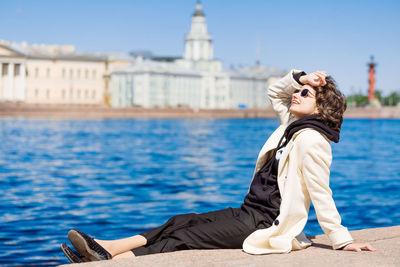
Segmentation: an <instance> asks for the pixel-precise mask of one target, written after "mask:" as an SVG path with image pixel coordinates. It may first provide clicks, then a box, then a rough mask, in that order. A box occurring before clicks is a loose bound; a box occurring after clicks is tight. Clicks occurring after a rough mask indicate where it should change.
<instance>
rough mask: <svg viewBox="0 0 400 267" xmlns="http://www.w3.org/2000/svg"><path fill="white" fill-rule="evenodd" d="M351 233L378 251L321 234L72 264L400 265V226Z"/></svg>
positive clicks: (357, 239)
mask: <svg viewBox="0 0 400 267" xmlns="http://www.w3.org/2000/svg"><path fill="white" fill-rule="evenodd" d="M351 234H352V236H353V238H355V240H356V241H357V242H369V243H370V244H371V245H372V246H373V247H374V248H376V251H374V252H368V251H363V252H357V253H356V252H349V251H342V250H332V248H331V246H330V245H329V241H328V239H327V237H326V236H325V235H318V236H314V237H310V238H311V240H312V241H313V245H312V246H311V247H309V248H307V249H304V250H300V251H293V252H291V253H289V254H271V255H257V256H254V255H249V254H246V253H244V252H243V251H242V250H240V249H229V250H187V251H177V252H172V253H162V254H154V255H148V256H140V257H136V258H131V259H119V260H109V261H101V262H88V263H80V264H75V265H72V266H82V267H86V266H87V267H89V266H122V267H123V266H133V267H135V266H160V267H162V266H188V267H189V266H190V267H192V266H207V267H208V266H279V267H285V266H339V267H345V266H352V267H353V266H400V226H393V227H386V228H374V229H365V230H359V231H352V232H351ZM63 266H71V265H63Z"/></svg>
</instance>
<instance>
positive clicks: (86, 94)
mask: <svg viewBox="0 0 400 267" xmlns="http://www.w3.org/2000/svg"><path fill="white" fill-rule="evenodd" d="M85 98H86V99H88V98H89V90H85Z"/></svg>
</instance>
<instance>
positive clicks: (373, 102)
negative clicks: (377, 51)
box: [368, 56, 381, 107]
mask: <svg viewBox="0 0 400 267" xmlns="http://www.w3.org/2000/svg"><path fill="white" fill-rule="evenodd" d="M368 67H369V68H368V74H369V78H368V82H369V88H368V103H369V105H370V106H375V107H379V106H381V104H380V103H379V100H378V99H377V98H376V97H375V67H376V63H375V62H374V56H371V61H370V62H369V63H368Z"/></svg>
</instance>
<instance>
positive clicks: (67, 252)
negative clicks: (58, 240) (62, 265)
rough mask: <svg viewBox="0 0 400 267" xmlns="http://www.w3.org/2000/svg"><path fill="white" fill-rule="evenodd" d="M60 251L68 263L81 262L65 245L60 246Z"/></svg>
mask: <svg viewBox="0 0 400 267" xmlns="http://www.w3.org/2000/svg"><path fill="white" fill-rule="evenodd" d="M60 247H61V250H62V252H63V253H64V255H65V257H67V259H68V260H69V262H70V263H81V262H83V260H82V259H81V258H80V257H78V255H76V254H75V253H74V252H73V251H72V250H71V249H70V248H69V247H68V246H67V244H65V243H62V244H61V246H60Z"/></svg>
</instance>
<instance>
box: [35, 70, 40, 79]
mask: <svg viewBox="0 0 400 267" xmlns="http://www.w3.org/2000/svg"><path fill="white" fill-rule="evenodd" d="M35 77H36V78H38V77H39V68H35Z"/></svg>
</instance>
